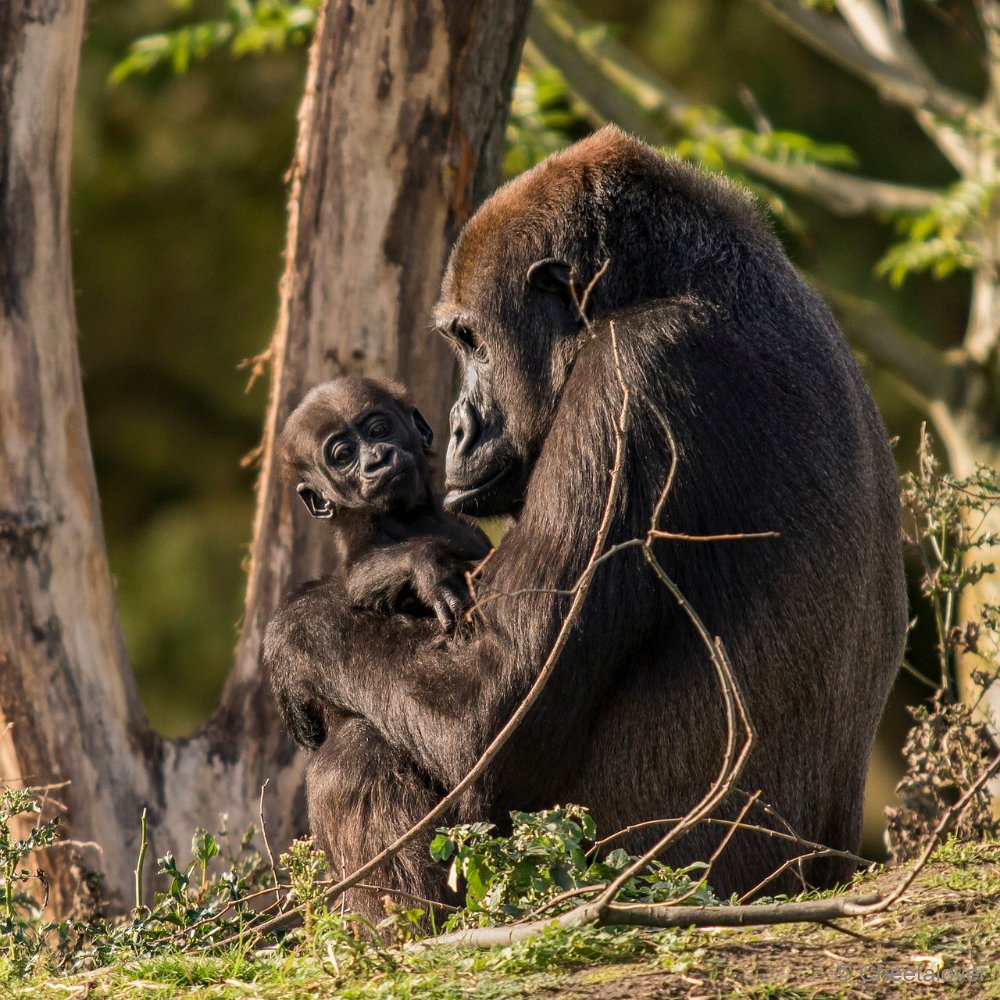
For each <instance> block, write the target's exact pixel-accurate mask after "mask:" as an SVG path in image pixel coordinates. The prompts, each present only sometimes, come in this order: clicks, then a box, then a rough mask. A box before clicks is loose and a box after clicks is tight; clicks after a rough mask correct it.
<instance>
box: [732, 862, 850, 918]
mask: <svg viewBox="0 0 1000 1000" xmlns="http://www.w3.org/2000/svg"><path fill="white" fill-rule="evenodd" d="M838 853H839V852H838V851H835V850H834V849H833V848H830V849H829V850H825V851H810V852H809V853H808V854H800V855H798V856H797V857H794V858H786V859H785V861H784V862H783V863H782V864H781V865H780V866H779V867H778V868H776V869H775V870H774V871H773V872H771V874H770V875H768V876H767V878H763V879H761V880H760V881H759V882H758V883H757V884H756V885H755V886H754V887H753V888H752V889H749V890H747V892H745V893H743V895H742V896H740V898H739V899H738V900H736V902H737V903H738V904H739V905H740V906H742V905H743V904H744V903H746V902H747V900H750V899H753V897H754V896H756V895H757V893H758V892H760V890H761V889H763V888H764V887H765V886H767V885H770V884H771V883H772V882H773V881H774V880H775V879H776V878H778V877H779V876H781V875H783V874H784V873H785V872H786V871H788V869H789V868H791V867H793V866H794V865H801V864H802V862H803V861H810V860H812V859H813V858H831V857H835V856H836V855H837V854H838ZM798 874H799V878H802V875H801V871H800V872H799V873H798ZM803 882H805V880H804V879H803Z"/></svg>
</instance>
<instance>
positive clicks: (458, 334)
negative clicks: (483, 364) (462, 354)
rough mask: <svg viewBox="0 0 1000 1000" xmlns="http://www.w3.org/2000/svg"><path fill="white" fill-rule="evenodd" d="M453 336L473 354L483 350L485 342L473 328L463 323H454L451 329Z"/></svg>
mask: <svg viewBox="0 0 1000 1000" xmlns="http://www.w3.org/2000/svg"><path fill="white" fill-rule="evenodd" d="M451 332H452V336H454V338H455V339H456V340H457V341H458V342H459V343H460V344H461V345H462V346H463V347H464V348H465V349H466V350H467V351H472V352H473V353H475V352H477V351H480V350H482V348H483V342H482V340H481V339H480V338H479V336H478V335H477V334H476V332H475V330H473V329H472V328H471V327H468V326H464V325H463V324H461V323H454V324H453V325H452V328H451Z"/></svg>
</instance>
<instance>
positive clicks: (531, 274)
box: [435, 247, 582, 517]
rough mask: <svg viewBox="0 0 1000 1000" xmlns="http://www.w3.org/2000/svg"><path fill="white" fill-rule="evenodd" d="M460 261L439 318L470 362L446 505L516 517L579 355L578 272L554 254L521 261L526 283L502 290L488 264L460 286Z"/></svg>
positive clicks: (457, 412)
mask: <svg viewBox="0 0 1000 1000" xmlns="http://www.w3.org/2000/svg"><path fill="white" fill-rule="evenodd" d="M458 249H460V247H459V248H458ZM461 263H462V262H461V260H460V259H459V260H458V261H457V262H456V259H455V258H454V257H453V260H452V264H451V265H450V266H449V270H448V274H447V275H446V276H445V284H444V290H443V295H442V300H441V303H440V304H439V305H438V308H437V310H436V314H435V321H436V326H437V329H438V331H439V332H440V333H441V334H442V335H443V336H444V337H446V338H447V339H448V341H449V342H450V343H451V344H452V346H453V347H454V348H455V350H456V352H457V354H458V356H459V360H460V363H461V366H462V386H461V390H460V392H459V396H458V400H457V402H456V403H455V405H454V407H452V411H451V425H450V431H451V440H450V441H449V443H448V455H447V462H446V467H445V468H446V480H447V482H446V485H447V488H448V493H447V496H446V497H445V506H446V507H448V508H449V509H450V510H454V511H459V512H461V513H465V514H472V515H475V516H480V517H483V516H490V515H496V514H516V513H517V511H518V509H519V508H520V505H521V501H522V500H523V497H524V493H525V490H526V488H527V485H528V480H529V478H530V476H531V471H532V468H533V467H534V464H535V460H536V459H537V457H538V453H539V450H540V449H541V445H542V442H543V441H544V439H545V436H546V434H547V433H548V429H549V426H550V424H551V421H552V417H553V414H554V412H555V408H556V405H557V403H558V400H559V395H560V393H561V391H562V388H563V385H564V384H565V381H566V378H567V376H568V374H569V371H570V369H571V367H572V362H573V359H574V358H575V357H576V354H577V351H578V350H579V344H580V332H581V329H582V328H581V324H580V323H579V322H578V320H577V319H576V318H574V315H575V313H576V308H575V304H574V302H573V301H572V297H571V293H572V285H571V283H570V273H571V268H570V266H569V265H568V264H566V263H565V262H563V261H561V260H556V259H552V258H547V259H543V260H540V261H532V262H529V264H528V266H527V267H525V266H524V264H523V262H522V263H521V266H520V267H517V265H516V263H515V269H516V270H515V273H516V275H517V277H518V279H519V280H517V281H516V282H510V283H507V286H506V287H504V286H503V285H500V286H498V285H496V284H493V283H492V281H491V280H490V279H492V278H493V277H494V275H493V274H490V272H491V271H494V268H489V267H487V268H484V269H483V274H482V275H481V276H471V280H470V276H469V275H466V280H464V281H463V282H461V283H459V282H457V281H456V280H455V272H456V271H457V270H458V268H459V266H460V265H461ZM477 277H479V279H480V280H476V278H477ZM484 286H485V287H486V288H488V291H486V292H485V293H484V292H483V287H484Z"/></svg>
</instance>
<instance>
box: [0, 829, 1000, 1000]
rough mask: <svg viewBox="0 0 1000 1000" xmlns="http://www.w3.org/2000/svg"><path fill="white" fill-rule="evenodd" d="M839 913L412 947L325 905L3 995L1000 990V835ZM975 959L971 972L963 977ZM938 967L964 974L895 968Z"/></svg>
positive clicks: (871, 887)
mask: <svg viewBox="0 0 1000 1000" xmlns="http://www.w3.org/2000/svg"><path fill="white" fill-rule="evenodd" d="M904 871H905V869H903V868H897V869H885V868H883V869H878V870H875V871H873V872H870V873H867V874H866V875H864V876H862V877H860V878H859V879H857V880H856V882H855V884H854V885H852V887H851V890H852V891H857V892H859V893H871V892H876V893H878V892H886V891H888V890H889V889H890V888H891V887H892V886H893V885H895V884H896V883H897V881H898V880H899V879H900V878H901V877H902V875H903V873H904ZM841 924H842V929H839V930H838V929H835V928H832V927H824V926H812V925H787V926H778V927H771V928H759V929H755V928H749V929H739V930H717V931H680V932H677V931H662V932H650V931H644V930H635V929H630V930H624V931H623V930H618V929H603V930H598V929H582V930H575V931H568V932H550V933H547V934H545V935H542V936H541V937H539V938H536V939H534V940H531V941H527V942H523V943H521V944H519V945H517V946H514V947H511V948H500V949H494V950H491V951H474V950H464V951H455V950H450V949H431V950H423V951H415V950H413V949H412V948H408V947H406V946H393V947H383V946H374V945H371V944H369V943H365V942H363V941H360V940H359V939H358V938H357V937H356V936H354V933H353V932H352V931H351V930H350V928H349V927H347V926H346V925H344V924H343V923H342V922H340V921H339V918H337V917H335V916H334V917H329V918H326V919H319V920H318V921H317V925H316V928H315V931H314V933H313V934H312V936H311V937H310V938H309V939H308V940H305V941H300V942H299V943H298V944H297V945H296V946H295V947H294V948H290V949H284V950H271V951H263V952H256V953H254V952H250V951H247V950H240V949H235V950H233V951H229V952H227V953H225V954H222V955H215V956H206V955H199V954H192V953H190V952H185V951H183V950H176V951H171V952H169V953H165V954H160V955H157V956H156V957H153V958H148V959H144V960H138V961H133V962H125V961H119V962H118V963H116V964H113V965H111V966H108V967H106V968H102V969H99V970H95V971H91V972H85V973H80V974H77V975H70V976H61V977H54V976H52V974H51V972H39V973H37V974H36V975H35V976H34V977H33V978H32V979H29V980H21V981H13V980H12V981H9V983H8V986H7V987H6V988H4V987H3V986H0V993H3V994H5V995H8V996H11V997H44V998H46V1000H47V998H50V997H61V996H64V997H74V996H79V997H84V996H85V997H87V998H88V1000H90V998H92V1000H98V998H105V997H109V998H110V997H114V998H116V1000H117V998H132V997H136V998H138V997H158V998H171V997H199V998H209V1000H236V998H261V1000H272V998H274V1000H277V998H281V1000H296V998H312V997H317V998H319V997H338V998H345V1000H352V998H359V1000H360V998H375V997H392V998H397V997H398V998H404V1000H405V998H411V997H412V998H415V1000H416V998H420V1000H450V998H470V1000H494V998H511V1000H513V998H520V997H525V998H528V997H532V998H534V997H552V998H557V1000H585V998H601V1000H605V998H608V1000H616V998H621V1000H625V998H629V1000H633V998H634V1000H646V998H648V1000H652V998H654V997H655V998H664V997H704V998H718V1000H728V998H737V997H739V998H746V997H752V998H761V1000H763V998H775V1000H777V998H783V1000H799V998H833V997H843V998H845V1000H846V998H848V997H852V998H853V997H858V996H868V997H908V996H913V997H926V996H937V995H955V996H958V995H961V996H962V997H977V998H978V997H984V998H985V997H992V998H1000V844H998V843H995V842H990V843H983V844H956V843H948V844H946V845H945V846H944V847H942V848H941V849H940V850H939V851H938V852H937V853H936V854H935V855H934V858H933V859H932V862H931V863H930V864H929V865H928V867H927V868H926V869H925V870H924V872H922V873H921V875H920V876H919V878H918V879H917V881H916V882H915V883H914V885H913V887H912V890H911V892H910V893H909V894H908V896H907V897H906V898H905V899H903V900H902V901H901V902H900V903H899V904H897V905H896V906H895V907H893V908H892V909H891V910H890V911H888V912H886V913H882V914H877V915H875V916H872V917H869V918H866V919H865V920H863V921H862V920H851V921H847V920H845V921H842V922H841ZM968 970H974V975H975V978H974V981H968V980H967V979H966V978H965V977H966V975H967V972H968ZM931 973H937V974H938V975H939V976H941V977H945V978H947V977H949V976H951V977H959V979H958V981H956V982H954V983H951V984H948V983H946V982H941V981H933V982H919V981H907V980H906V979H905V978H904V977H905V976H907V975H910V976H911V980H912V977H915V976H918V975H924V976H926V975H929V974H931ZM894 979H898V980H899V981H898V982H896V981H893V980H894ZM2 981H3V976H2V970H0V982H2Z"/></svg>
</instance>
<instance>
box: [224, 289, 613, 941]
mask: <svg viewBox="0 0 1000 1000" xmlns="http://www.w3.org/2000/svg"><path fill="white" fill-rule="evenodd" d="M600 274H603V270H602V271H601V272H600ZM600 274H599V275H598V276H597V277H599V276H600ZM610 336H611V347H612V351H613V352H614V357H615V367H616V371H617V374H618V381H619V384H620V385H621V387H622V405H621V413H620V414H619V417H618V420H617V421H616V423H615V425H614V431H615V459H614V464H613V466H612V469H611V477H610V484H609V486H608V498H607V501H606V503H605V506H604V512H603V514H602V516H601V522H600V525H599V526H598V530H597V535H596V537H595V539H594V546H593V549H592V551H591V554H590V558H589V559H588V560H587V564H586V566H585V567H584V570H583V572H582V573H581V575H580V578H579V579H578V581H577V583H576V586H575V587H574V591H575V592H574V595H573V600H572V602H571V603H570V607H569V610H568V611H567V612H566V617H565V618H564V619H563V622H562V625H561V626H560V629H559V632H558V634H557V635H556V638H555V641H554V642H553V644H552V648H551V649H550V650H549V654H548V656H547V657H546V659H545V662H544V663H543V664H542V667H541V669H540V670H539V672H538V676H537V677H536V678H535V681H534V683H533V684H532V686H531V688H530V689H529V691H528V693H527V694H526V695H525V696H524V698H523V700H522V701H521V703H520V704H519V705H518V706H517V708H516V710H515V711H514V713H513V715H511V717H510V718H509V719H508V720H507V722H506V724H505V725H504V726H503V728H502V729H501V730H500V732H498V733H497V734H496V736H495V737H494V738H493V740H492V741H491V742H490V744H489V746H488V747H487V748H486V749H485V750H484V751H483V753H482V756H480V758H479V760H477V761H476V763H475V764H474V765H473V766H472V769H471V770H470V771H469V772H468V774H466V775H465V777H464V778H463V779H462V780H461V781H460V782H459V783H458V784H457V785H455V787H454V788H453V789H452V790H451V791H450V792H449V793H448V794H447V795H445V796H444V798H442V799H441V801H440V802H438V804H437V805H436V806H435V807H434V808H433V809H431V810H430V812H428V813H427V814H426V815H425V816H424V817H423V818H422V819H420V820H419V821H418V822H417V823H415V824H414V825H413V826H411V827H410V829H409V830H407V831H406V832H405V833H403V834H402V835H401V836H399V837H397V838H396V840H394V841H393V842H392V843H391V844H389V846H388V847H386V848H384V849H383V850H382V851H380V852H379V853H378V854H377V855H375V857H373V858H372V859H371V860H370V861H368V862H367V863H365V864H364V865H362V866H361V867H360V868H358V869H356V870H355V871H354V872H352V873H351V874H350V875H349V876H347V877H346V878H344V879H341V880H340V881H339V882H337V883H336V884H335V885H333V886H332V887H331V888H330V889H328V890H327V892H326V894H325V895H326V899H327V900H333V899H336V898H337V897H338V896H342V895H343V894H344V893H345V892H347V890H348V889H352V888H354V887H355V886H356V885H358V884H359V883H360V882H361V880H362V879H363V878H364V877H365V876H366V875H367V874H368V873H369V872H371V871H373V870H374V869H376V868H378V867H379V866H380V865H382V864H383V863H384V862H385V861H386V860H388V859H389V858H391V857H393V856H394V855H396V854H397V853H398V852H399V851H400V850H401V849H402V848H403V847H405V846H406V845H407V844H408V843H410V842H411V841H412V840H413V839H414V838H415V837H417V836H418V835H419V834H420V833H422V832H423V831H424V830H426V829H427V827H429V826H431V825H432V824H433V823H435V822H436V821H437V820H439V819H440V818H441V817H442V816H444V815H445V813H447V812H448V810H449V809H450V808H451V807H452V806H453V805H455V804H456V803H457V802H458V800H459V798H460V797H461V796H462V794H463V793H464V792H465V791H466V789H468V788H469V786H470V785H472V783H473V782H475V781H476V780H478V779H479V777H480V776H481V775H482V774H483V772H484V771H485V770H486V768H487V767H488V766H489V765H490V763H491V762H492V761H493V759H494V757H496V755H497V754H498V753H499V752H500V750H501V749H502V748H503V747H504V745H505V744H506V743H507V741H508V740H509V739H510V737H511V735H512V734H513V732H514V730H515V729H517V727H518V726H519V725H520V724H521V722H522V720H523V719H524V717H525V716H526V715H527V714H528V712H529V711H530V710H531V707H532V706H533V705H534V704H535V702H536V701H537V700H538V698H539V696H540V695H541V693H542V691H543V690H544V688H545V685H546V684H547V683H548V682H549V678H550V677H551V676H552V673H553V671H554V670H555V666H556V663H557V662H558V660H559V657H560V656H561V655H562V651H563V649H564V648H565V646H566V642H567V641H568V639H569V635H570V632H571V631H572V629H573V626H574V625H575V623H576V620H577V618H578V617H579V614H580V610H581V608H582V607H583V604H584V602H585V601H586V599H587V594H588V592H589V590H590V584H591V582H592V581H593V579H594V574H595V573H596V571H597V567H598V565H599V563H598V557H599V556H600V554H601V552H602V551H603V549H604V547H605V545H606V544H607V540H608V534H609V533H610V531H611V524H612V520H613V515H614V510H615V505H616V503H617V500H618V493H619V489H620V486H621V479H622V471H623V468H624V461H625V430H626V427H627V424H628V414H629V401H630V394H629V389H628V386H627V384H626V383H625V381H624V379H623V377H622V375H621V368H620V365H619V364H618V342H617V339H616V334H615V326H614V323H613V322H612V323H611V324H610ZM297 919H298V915H297V912H296V911H294V910H292V911H289V912H287V913H282V914H279V915H278V916H276V917H272V918H271V919H270V920H268V921H266V922H264V923H263V924H259V925H257V926H256V927H254V928H253V932H252V933H253V936H254V940H259V939H260V938H261V936H262V935H264V934H267V933H270V932H272V931H275V930H280V929H281V928H284V927H287V926H290V925H292V924H294V923H295V922H296V921H297ZM240 940H241V938H240V937H239V936H233V937H231V938H227V939H226V940H225V941H222V942H219V943H218V944H216V945H213V947H223V946H228V945H231V944H235V943H237V942H238V941H240Z"/></svg>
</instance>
